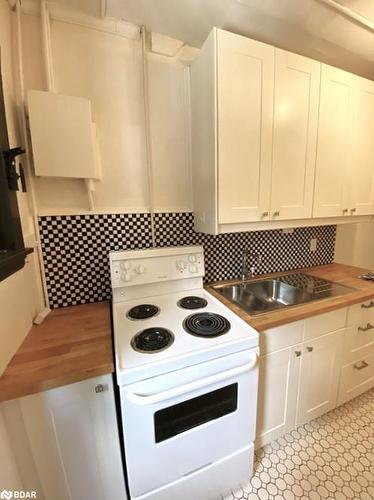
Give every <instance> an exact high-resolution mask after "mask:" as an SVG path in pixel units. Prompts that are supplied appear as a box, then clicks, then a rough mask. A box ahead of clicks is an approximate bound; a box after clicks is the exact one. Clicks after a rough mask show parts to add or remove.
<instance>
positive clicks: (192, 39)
mask: <svg viewBox="0 0 374 500" xmlns="http://www.w3.org/2000/svg"><path fill="white" fill-rule="evenodd" d="M52 2H54V3H58V4H63V5H64V6H66V7H70V8H72V9H74V10H79V11H81V12H83V13H85V14H89V15H93V16H100V12H101V1H100V0H52ZM339 3H340V4H342V5H344V6H347V7H349V8H350V9H352V10H354V11H355V12H357V13H359V14H361V15H362V16H365V17H366V18H368V19H369V20H370V21H371V22H374V1H373V0H339ZM106 14H107V16H110V17H114V18H118V19H123V20H126V21H129V22H132V23H135V24H145V25H146V26H147V28H148V29H149V30H151V31H154V32H158V33H162V34H165V35H168V36H171V37H173V38H178V39H180V40H183V41H184V42H186V43H188V44H190V45H193V46H195V47H200V46H201V44H202V43H203V41H204V40H205V38H206V37H207V35H208V33H209V31H210V30H211V28H212V27H213V26H217V27H220V28H224V29H227V30H229V31H233V32H235V33H239V34H243V35H246V36H249V37H251V38H255V39H257V40H261V41H264V42H267V43H271V44H273V45H276V46H278V47H282V48H284V49H288V50H291V51H293V52H297V53H300V54H303V55H307V56H309V57H313V58H315V59H318V60H320V61H323V62H326V63H329V64H332V65H335V66H338V67H341V68H344V69H346V70H348V71H352V72H355V73H358V74H361V75H363V76H366V77H368V78H372V79H374V32H373V31H371V30H369V29H365V28H364V27H362V26H361V25H359V24H358V23H356V22H354V21H352V20H350V19H349V18H347V17H345V16H344V15H342V14H340V13H338V12H336V11H335V10H333V9H331V8H330V7H328V6H326V5H325V4H324V3H323V2H322V0H106Z"/></svg>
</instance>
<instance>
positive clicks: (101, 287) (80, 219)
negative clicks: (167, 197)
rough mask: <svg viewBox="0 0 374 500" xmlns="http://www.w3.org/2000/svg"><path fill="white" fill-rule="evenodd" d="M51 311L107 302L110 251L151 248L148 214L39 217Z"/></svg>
mask: <svg viewBox="0 0 374 500" xmlns="http://www.w3.org/2000/svg"><path fill="white" fill-rule="evenodd" d="M39 229H40V237H41V245H42V251H43V259H44V266H45V274H46V281H47V288H48V296H49V300H50V305H51V307H52V308H56V307H63V306H68V305H76V304H84V303H86V302H97V301H100V300H106V299H108V298H110V296H111V288H110V275H109V255H108V254H109V251H110V250H120V249H135V248H147V247H150V246H151V245H152V239H151V219H150V216H149V214H130V215H127V214H119V215H72V216H56V217H40V218H39Z"/></svg>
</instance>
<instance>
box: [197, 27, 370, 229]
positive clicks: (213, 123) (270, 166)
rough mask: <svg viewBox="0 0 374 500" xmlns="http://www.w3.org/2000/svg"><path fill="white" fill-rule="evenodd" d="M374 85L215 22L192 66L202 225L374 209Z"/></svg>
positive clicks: (232, 225)
mask: <svg viewBox="0 0 374 500" xmlns="http://www.w3.org/2000/svg"><path fill="white" fill-rule="evenodd" d="M321 71H322V82H321ZM373 86H374V82H371V81H369V80H365V79H363V78H359V77H357V76H355V75H353V74H350V73H346V72H344V71H341V70H338V69H336V68H332V67H329V66H326V65H324V64H321V63H320V62H318V61H314V60H312V59H309V58H306V57H303V56H300V55H297V54H293V53H290V52H287V51H284V50H281V49H278V48H275V47H273V46H271V45H267V44H264V43H261V42H258V41H255V40H251V39H249V38H246V37H243V36H239V35H236V34H234V33H229V32H227V31H223V30H220V29H216V28H215V29H213V31H212V32H211V33H210V35H209V37H208V38H207V40H206V41H205V43H204V44H203V46H202V48H201V50H200V53H199V54H198V56H197V58H196V59H195V60H194V62H193V63H192V65H191V106H192V166H193V191H194V208H195V226H196V229H197V230H198V231H201V232H205V233H210V234H217V233H221V232H230V231H237V230H248V229H251V228H256V227H257V228H266V227H267V226H269V225H271V226H272V227H282V226H281V225H280V224H281V221H288V222H289V223H288V225H289V226H292V225H297V224H298V225H300V223H302V222H304V223H307V224H310V223H311V222H310V221H311V219H312V218H315V223H316V224H320V223H321V220H320V219H319V217H324V218H332V217H339V218H340V219H339V220H342V221H347V220H348V218H347V217H346V216H347V215H349V217H351V216H355V215H362V216H365V215H371V214H374V168H373V165H374V146H373V141H372V140H371V135H370V134H371V131H372V127H373V123H372V122H373V120H374V118H373V116H374V92H373ZM320 92H321V96H320ZM319 107H321V112H320V118H319V115H318V113H319ZM316 165H317V167H316ZM316 168H317V174H316ZM315 176H316V179H315ZM315 182H316V184H315ZM331 186H334V189H331ZM348 195H349V196H348ZM343 216H345V218H344V219H343ZM290 221H295V223H294V224H292V223H291V222H290ZM330 222H337V220H335V221H330ZM277 223H278V226H277ZM312 223H313V222H312ZM283 227H284V225H283Z"/></svg>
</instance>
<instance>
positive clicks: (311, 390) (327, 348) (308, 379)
mask: <svg viewBox="0 0 374 500" xmlns="http://www.w3.org/2000/svg"><path fill="white" fill-rule="evenodd" d="M344 333H345V331H344V330H338V331H337V332H335V333H333V334H330V335H324V336H323V337H319V338H317V339H315V340H312V341H308V342H306V343H305V344H304V345H303V353H302V362H301V376H300V387H299V404H298V411H297V424H303V423H305V422H308V421H309V420H312V419H314V418H317V417H319V416H320V415H323V414H324V413H326V412H328V411H330V410H332V409H333V408H335V406H336V403H337V397H338V386H339V377H340V369H341V366H342V358H343V349H344Z"/></svg>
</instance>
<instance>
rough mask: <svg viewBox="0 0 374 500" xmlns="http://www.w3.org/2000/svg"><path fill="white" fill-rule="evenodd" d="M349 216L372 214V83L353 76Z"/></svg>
mask: <svg viewBox="0 0 374 500" xmlns="http://www.w3.org/2000/svg"><path fill="white" fill-rule="evenodd" d="M353 112H354V130H353V133H354V135H353V137H354V142H353V162H352V167H351V169H350V176H349V185H350V203H349V210H350V213H351V215H370V214H374V82H372V81H370V80H366V79H364V78H359V77H356V78H355V93H354V106H353Z"/></svg>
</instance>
